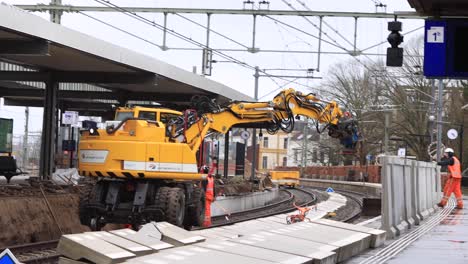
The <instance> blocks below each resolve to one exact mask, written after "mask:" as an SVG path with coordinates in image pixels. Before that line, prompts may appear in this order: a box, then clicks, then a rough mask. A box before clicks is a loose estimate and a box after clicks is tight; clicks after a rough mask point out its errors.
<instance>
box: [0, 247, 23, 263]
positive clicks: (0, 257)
mask: <svg viewBox="0 0 468 264" xmlns="http://www.w3.org/2000/svg"><path fill="white" fill-rule="evenodd" d="M19 263H20V262H19V261H18V260H17V259H16V258H15V255H13V253H12V252H11V251H10V250H9V249H8V248H7V249H5V250H4V251H3V252H2V253H1V254H0V264H19Z"/></svg>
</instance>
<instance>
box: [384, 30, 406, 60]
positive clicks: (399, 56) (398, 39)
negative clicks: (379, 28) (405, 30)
mask: <svg viewBox="0 0 468 264" xmlns="http://www.w3.org/2000/svg"><path fill="white" fill-rule="evenodd" d="M401 28H402V27H401V22H399V21H392V22H388V30H389V31H391V33H390V35H388V38H387V40H388V43H390V45H391V46H392V47H391V48H387V66H390V67H401V66H403V48H399V47H398V45H400V44H401V43H402V42H403V36H402V35H401V34H400V31H401Z"/></svg>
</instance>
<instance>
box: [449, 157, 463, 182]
mask: <svg viewBox="0 0 468 264" xmlns="http://www.w3.org/2000/svg"><path fill="white" fill-rule="evenodd" d="M453 161H454V162H453V165H449V166H448V171H449V172H450V175H451V176H452V177H453V178H461V177H462V175H461V167H460V161H459V160H458V159H457V158H456V157H453Z"/></svg>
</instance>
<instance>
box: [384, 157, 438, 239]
mask: <svg viewBox="0 0 468 264" xmlns="http://www.w3.org/2000/svg"><path fill="white" fill-rule="evenodd" d="M382 193H383V199H382V228H383V229H385V230H386V231H387V237H389V238H393V237H395V236H399V235H400V234H401V233H402V232H403V231H404V230H406V229H410V228H412V227H413V226H414V225H419V223H420V221H421V220H422V219H425V218H427V217H428V216H429V215H431V214H432V213H433V212H434V210H435V209H436V203H437V202H438V201H439V200H440V198H441V180H440V172H439V168H438V167H437V165H436V164H435V163H429V162H423V161H415V160H408V159H403V158H399V157H383V167H382Z"/></svg>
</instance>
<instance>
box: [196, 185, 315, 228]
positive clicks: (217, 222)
mask: <svg viewBox="0 0 468 264" xmlns="http://www.w3.org/2000/svg"><path fill="white" fill-rule="evenodd" d="M281 191H283V192H286V193H287V194H288V197H287V198H286V199H283V200H281V201H278V202H276V203H272V204H269V205H266V206H262V207H258V208H254V209H250V210H247V211H242V212H237V213H232V214H229V215H228V214H226V215H222V216H217V217H213V218H212V220H211V221H212V225H211V227H218V226H223V225H229V224H234V223H238V222H243V221H248V220H253V219H256V218H259V217H268V216H272V215H275V214H283V213H288V212H291V211H294V210H296V208H295V207H293V203H294V202H295V201H296V204H297V205H298V206H301V207H303V206H309V205H312V204H314V203H315V202H316V200H317V199H316V197H315V195H314V194H313V193H312V192H311V191H309V190H306V189H299V188H296V189H282V190H281ZM197 229H198V228H197ZM199 229H202V228H199Z"/></svg>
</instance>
